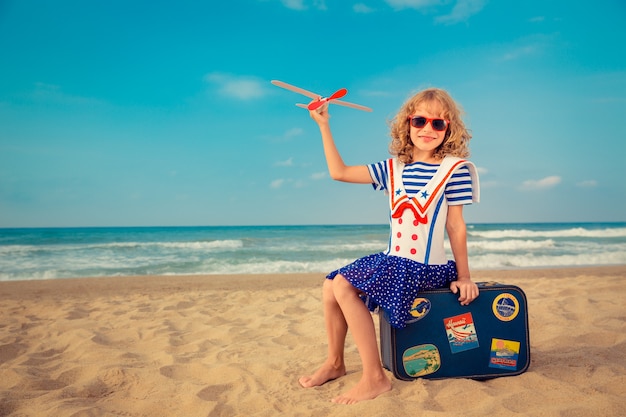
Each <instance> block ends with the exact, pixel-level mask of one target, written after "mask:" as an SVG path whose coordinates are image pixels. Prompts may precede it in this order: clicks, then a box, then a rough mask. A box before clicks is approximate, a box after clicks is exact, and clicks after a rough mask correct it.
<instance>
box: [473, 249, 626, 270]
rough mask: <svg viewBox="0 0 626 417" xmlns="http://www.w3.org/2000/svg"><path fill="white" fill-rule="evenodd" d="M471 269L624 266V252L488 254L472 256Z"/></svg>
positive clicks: (625, 260) (625, 261)
mask: <svg viewBox="0 0 626 417" xmlns="http://www.w3.org/2000/svg"><path fill="white" fill-rule="evenodd" d="M469 263H470V267H471V268H472V269H479V270H480V269H509V268H540V267H542V268H558V267H572V266H592V265H623V264H626V254H624V252H603V253H596V254H589V255H588V256H580V254H566V255H555V256H550V255H539V256H538V255H536V254H527V255H519V254H518V255H507V256H503V255H498V254H494V253H489V254H485V255H478V256H472V257H470V260H469Z"/></svg>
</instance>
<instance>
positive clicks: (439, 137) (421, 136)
mask: <svg viewBox="0 0 626 417" xmlns="http://www.w3.org/2000/svg"><path fill="white" fill-rule="evenodd" d="M415 116H423V117H426V118H428V119H445V117H444V112H443V108H442V106H441V104H439V103H438V102H436V101H433V102H428V103H426V102H424V103H420V104H419V105H418V106H417V108H416V109H415V111H414V112H413V114H412V115H411V117H415ZM446 131H447V129H446V130H442V131H438V130H435V129H433V126H432V122H429V123H426V125H425V126H424V127H421V128H417V127H413V126H411V127H410V131H409V136H410V138H411V143H413V161H412V162H417V161H421V162H428V163H438V162H440V161H439V160H437V159H435V158H434V157H433V155H434V153H435V150H436V149H437V148H438V147H439V146H440V145H441V144H442V143H443V141H444V139H445V137H446Z"/></svg>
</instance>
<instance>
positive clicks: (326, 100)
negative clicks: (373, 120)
mask: <svg viewBox="0 0 626 417" xmlns="http://www.w3.org/2000/svg"><path fill="white" fill-rule="evenodd" d="M272 84H274V85H275V86H277V87H282V88H285V89H287V90H291V91H293V92H295V93H299V94H302V95H305V96H307V97H309V98H312V99H314V100H315V99H317V98H319V99H320V100H319V101H314V102H312V103H311V104H309V105H306V104H300V103H298V104H296V106H298V107H302V108H304V109H309V110H318V109H320V108H322V106H324V105H327V104H331V103H332V104H338V105H340V106H345V107H351V108H353V109H358V110H363V111H372V109H370V108H369V107H365V106H361V105H360V104H354V103H349V102H347V101H342V100H338V99H340V98H341V97H343V96H345V95H346V94H348V90H346V89H345V88H341V89H339V90H337V91H335V92H334V93H333V94H331V95H330V96H329V97H321V96H320V95H319V94H315V93H312V92H310V91H307V90H304V89H302V88H300V87H296V86H294V85H291V84H287V83H284V82H282V81H278V80H272Z"/></svg>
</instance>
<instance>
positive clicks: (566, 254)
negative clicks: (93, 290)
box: [0, 223, 626, 281]
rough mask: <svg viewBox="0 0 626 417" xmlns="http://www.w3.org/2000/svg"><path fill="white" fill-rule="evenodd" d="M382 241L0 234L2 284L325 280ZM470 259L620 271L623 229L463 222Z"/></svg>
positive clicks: (382, 229)
mask: <svg viewBox="0 0 626 417" xmlns="http://www.w3.org/2000/svg"><path fill="white" fill-rule="evenodd" d="M388 238H389V228H388V225H333V226H223V227H211V226H206V227H111V228H108V227H107V228H25V229H0V281H14V280H39V279H56V278H74V277H107V276H121V275H196V274H208V275H211V274H256V273H263V274H274V273H275V274H279V273H280V274H283V273H302V272H321V273H324V272H328V271H331V270H334V269H336V268H338V267H340V266H342V265H344V264H347V263H349V262H351V261H353V260H354V259H356V258H358V257H361V256H364V255H368V254H371V253H375V252H380V251H383V250H385V248H386V246H387V242H388ZM446 250H447V251H448V253H450V248H449V245H446ZM468 251H469V260H470V267H471V268H472V269H510V268H539V267H545V268H551V267H571V266H591V265H615V264H626V223H537V224H469V225H468ZM450 256H451V255H450Z"/></svg>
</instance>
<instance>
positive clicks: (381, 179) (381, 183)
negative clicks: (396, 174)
mask: <svg viewBox="0 0 626 417" xmlns="http://www.w3.org/2000/svg"><path fill="white" fill-rule="evenodd" d="M367 168H368V169H369V171H370V176H371V177H372V186H373V187H374V189H375V190H383V191H388V190H389V187H388V183H389V172H388V169H387V161H380V162H376V163H374V164H371V165H368V166H367Z"/></svg>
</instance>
